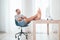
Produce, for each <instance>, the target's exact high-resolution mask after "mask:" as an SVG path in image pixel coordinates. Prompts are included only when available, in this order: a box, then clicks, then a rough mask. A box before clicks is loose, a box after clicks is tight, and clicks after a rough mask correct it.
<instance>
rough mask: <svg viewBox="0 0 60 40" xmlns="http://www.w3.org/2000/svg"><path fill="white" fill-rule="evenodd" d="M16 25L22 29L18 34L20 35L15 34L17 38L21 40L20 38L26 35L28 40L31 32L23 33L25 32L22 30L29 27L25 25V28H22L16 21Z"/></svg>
mask: <svg viewBox="0 0 60 40" xmlns="http://www.w3.org/2000/svg"><path fill="white" fill-rule="evenodd" d="M15 24H16V25H17V26H19V27H20V28H21V32H18V33H16V34H15V38H18V40H20V36H21V35H22V34H24V35H25V36H26V39H27V40H28V33H29V32H23V30H22V27H27V25H25V26H20V25H19V24H18V22H17V21H16V20H15ZM17 35H18V36H17Z"/></svg>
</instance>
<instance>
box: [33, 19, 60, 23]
mask: <svg viewBox="0 0 60 40" xmlns="http://www.w3.org/2000/svg"><path fill="white" fill-rule="evenodd" d="M33 23H60V20H36V21H33Z"/></svg>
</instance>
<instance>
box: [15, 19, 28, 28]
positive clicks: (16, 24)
mask: <svg viewBox="0 0 60 40" xmlns="http://www.w3.org/2000/svg"><path fill="white" fill-rule="evenodd" d="M15 24H16V25H17V26H20V27H27V26H28V25H24V26H21V25H20V24H19V23H18V22H17V21H16V20H15Z"/></svg>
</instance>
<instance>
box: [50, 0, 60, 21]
mask: <svg viewBox="0 0 60 40" xmlns="http://www.w3.org/2000/svg"><path fill="white" fill-rule="evenodd" d="M50 1H51V2H50V3H51V4H50V7H51V8H50V9H51V10H50V11H51V15H52V18H53V19H55V20H58V19H60V0H50Z"/></svg>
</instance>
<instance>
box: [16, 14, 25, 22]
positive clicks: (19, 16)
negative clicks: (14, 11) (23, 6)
mask: <svg viewBox="0 0 60 40" xmlns="http://www.w3.org/2000/svg"><path fill="white" fill-rule="evenodd" d="M23 16H24V15H23V14H19V15H15V20H16V21H18V20H17V19H18V18H22V17H23ZM18 22H19V21H18Z"/></svg>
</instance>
